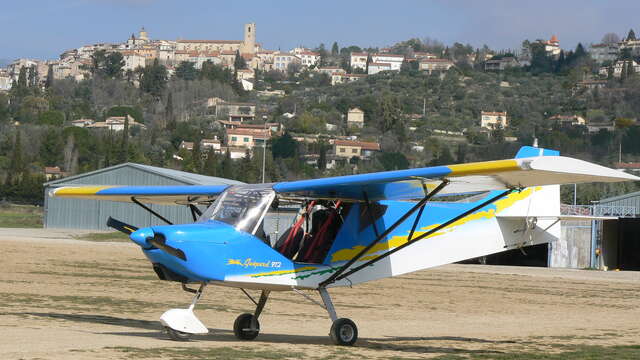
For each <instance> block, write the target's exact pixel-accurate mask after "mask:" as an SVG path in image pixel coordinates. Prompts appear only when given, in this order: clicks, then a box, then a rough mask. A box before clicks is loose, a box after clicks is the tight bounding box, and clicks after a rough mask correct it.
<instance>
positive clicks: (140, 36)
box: [138, 26, 149, 42]
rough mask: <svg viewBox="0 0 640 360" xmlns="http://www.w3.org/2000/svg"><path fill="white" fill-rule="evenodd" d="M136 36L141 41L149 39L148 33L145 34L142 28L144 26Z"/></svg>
mask: <svg viewBox="0 0 640 360" xmlns="http://www.w3.org/2000/svg"><path fill="white" fill-rule="evenodd" d="M138 38H139V39H140V40H142V41H143V42H147V41H149V34H147V31H146V30H145V29H144V26H143V27H142V29H141V30H140V35H139V36H138Z"/></svg>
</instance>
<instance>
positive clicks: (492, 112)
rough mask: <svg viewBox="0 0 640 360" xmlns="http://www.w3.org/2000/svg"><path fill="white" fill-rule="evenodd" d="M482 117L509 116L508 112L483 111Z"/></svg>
mask: <svg viewBox="0 0 640 360" xmlns="http://www.w3.org/2000/svg"><path fill="white" fill-rule="evenodd" d="M482 115H488V116H507V112H506V111H504V112H499V111H483V112H482Z"/></svg>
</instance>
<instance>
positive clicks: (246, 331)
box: [233, 289, 270, 340]
mask: <svg viewBox="0 0 640 360" xmlns="http://www.w3.org/2000/svg"><path fill="white" fill-rule="evenodd" d="M240 290H242V292H244V293H245V295H247V297H248V298H249V299H250V300H251V301H252V302H253V303H254V304H256V311H255V312H254V313H253V314H251V313H244V314H240V316H238V317H237V318H236V321H235V322H234V323H233V334H234V335H235V336H236V338H238V339H240V340H253V339H255V338H256V337H257V336H258V334H260V322H259V321H258V318H259V317H260V314H261V313H262V310H263V309H264V306H265V304H266V303H267V300H268V299H269V293H270V291H269V290H262V292H261V293H260V299H259V300H258V301H255V300H253V298H252V297H251V296H250V295H249V294H248V293H247V292H246V291H245V290H244V289H240Z"/></svg>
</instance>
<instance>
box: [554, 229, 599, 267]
mask: <svg viewBox="0 0 640 360" xmlns="http://www.w3.org/2000/svg"><path fill="white" fill-rule="evenodd" d="M560 226H561V235H560V239H559V240H558V241H556V242H554V243H551V244H549V267H560V268H573V269H584V268H588V267H590V263H591V221H561V225H560Z"/></svg>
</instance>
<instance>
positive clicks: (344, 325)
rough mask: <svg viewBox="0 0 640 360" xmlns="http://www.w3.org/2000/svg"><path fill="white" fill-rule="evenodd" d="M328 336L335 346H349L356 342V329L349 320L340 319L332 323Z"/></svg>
mask: <svg viewBox="0 0 640 360" xmlns="http://www.w3.org/2000/svg"><path fill="white" fill-rule="evenodd" d="M329 335H331V340H333V342H334V343H335V344H336V345H342V346H351V345H353V344H354V343H355V342H356V340H358V327H357V326H356V324H355V323H354V322H353V321H351V320H350V319H346V318H341V319H338V320H336V321H334V322H333V324H332V325H331V331H330V332H329Z"/></svg>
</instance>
